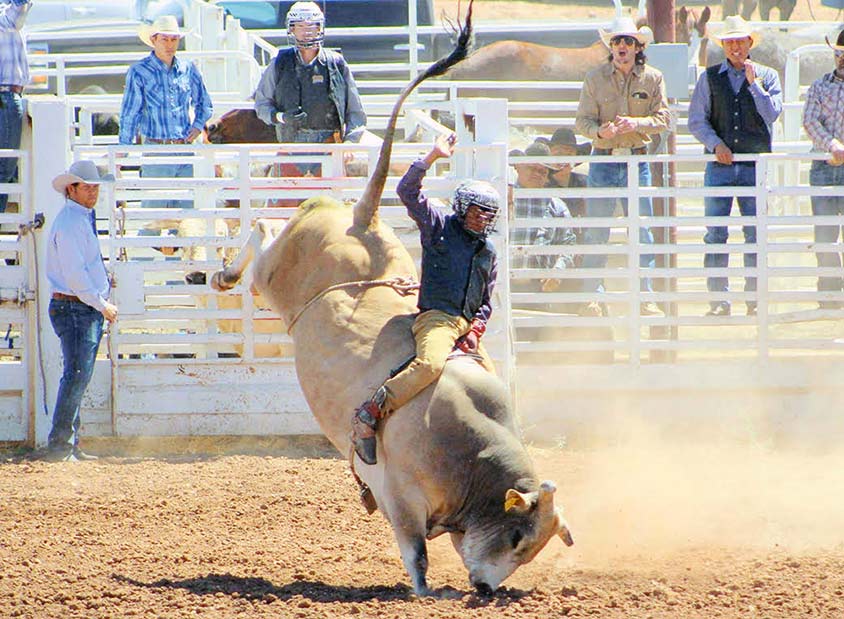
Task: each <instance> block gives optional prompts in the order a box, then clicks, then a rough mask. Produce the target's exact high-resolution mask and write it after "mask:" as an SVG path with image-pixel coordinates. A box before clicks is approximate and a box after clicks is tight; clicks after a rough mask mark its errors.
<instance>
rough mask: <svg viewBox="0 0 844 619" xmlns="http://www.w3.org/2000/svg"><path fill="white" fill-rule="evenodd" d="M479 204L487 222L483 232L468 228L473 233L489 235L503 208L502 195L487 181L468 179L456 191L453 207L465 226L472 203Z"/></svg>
mask: <svg viewBox="0 0 844 619" xmlns="http://www.w3.org/2000/svg"><path fill="white" fill-rule="evenodd" d="M473 204H474V205H476V206H478V208H480V210H481V212H482V213H483V214H484V216H485V218H484V220H485V224H484V228H483V230H482V231H481V232H474V231H473V230H469V229H468V228H467V229H466V230H467V232H469V233H471V234H477V235H478V236H487V235H488V234H490V233H491V232H492V231H493V230H495V222H496V220H497V219H498V212H499V210H500V208H501V196H500V195H499V193H498V191H497V190H496V189H495V187H493V186H492V185H490V184H489V183H487V182H485V181H476V180H471V181H466V182H464V183H461V185H460V186H459V187H458V188H457V189H456V190H455V192H454V200H453V201H452V204H451V207H452V208H453V209H454V212H455V213H456V214H457V217H458V218H459V219H460V221H462V222H463V224H464V227H465V223H466V213H467V212H468V211H469V207H470V206H472V205H473Z"/></svg>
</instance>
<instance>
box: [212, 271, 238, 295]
mask: <svg viewBox="0 0 844 619" xmlns="http://www.w3.org/2000/svg"><path fill="white" fill-rule="evenodd" d="M233 287H234V285H233V284H229V282H227V281H226V275H225V272H224V271H217V272H216V273H214V275H212V276H211V288H213V289H214V290H216V291H217V292H225V291H226V290H231V289H232V288H233Z"/></svg>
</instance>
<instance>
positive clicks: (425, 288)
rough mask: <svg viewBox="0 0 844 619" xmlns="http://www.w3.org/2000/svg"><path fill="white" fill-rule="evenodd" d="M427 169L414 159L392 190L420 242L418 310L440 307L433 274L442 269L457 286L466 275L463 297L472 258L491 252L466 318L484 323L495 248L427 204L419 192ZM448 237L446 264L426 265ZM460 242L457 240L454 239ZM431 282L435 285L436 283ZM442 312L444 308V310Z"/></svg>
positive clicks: (494, 270) (493, 276)
mask: <svg viewBox="0 0 844 619" xmlns="http://www.w3.org/2000/svg"><path fill="white" fill-rule="evenodd" d="M427 171H428V166H427V165H425V163H424V162H423V161H421V160H419V161H415V162H414V163H413V165H411V166H410V169H409V170H408V171H407V173H405V175H404V177H402V179H401V181H399V184H398V187H397V188H396V192H397V193H398V196H399V199H400V200H401V201H402V204H404V205H405V207H406V208H407V212H408V214H409V215H410V217H411V218H412V219H413V221H415V222H416V225H417V226H418V227H419V234H420V239H421V242H422V250H423V255H422V285H421V291H420V294H419V309H420V310H422V311H425V310H428V309H443V310H444V308H443V307H440V306H438V303H437V300H439V299H441V298H442V296H441V295H439V294H438V293H440V292H443V291H441V290H431V288H432V285H431V282H432V281H434V279H436V278H437V277H436V276H440V279H444V278H443V277H442V271H444V270H445V271H447V272H446V275H447V276H448V281H449V282H450V283H451V284H452V285H453V286H455V287H457V286H459V285H460V281H459V279H458V278H459V277H460V276H461V275H466V277H467V279H469V282H468V286H467V287H466V288H465V289H463V290H461V292H462V293H463V295H464V299H463V301H464V302H465V297H467V296H469V295H470V294H472V293H473V290H472V284H473V280H472V278H471V276H470V275H471V271H472V268H473V265H474V261H475V260H476V259H477V256H478V255H479V254H481V253H482V252H484V251H487V252H491V254H492V255H491V265H490V269H489V273H488V278H487V281H486V282H485V285H484V286H483V290H481V291H479V292H480V304H479V306H478V307H477V309H476V310H475V311H474V314H473V315H472V316H469V317H467V318H469V319H478V320H481V321H482V322H483V323H484V324H486V322H487V321H488V320H489V317H490V315H491V314H492V303H491V297H492V292H493V289H494V288H495V279H496V277H497V274H498V263H497V260H496V258H495V250H494V249H492V244H491V243H490V242H489V241H488V240H485V239H478V238H477V237H473V236H472V235H470V234H469V233H468V232H466V230H465V229H464V228H463V223H462V222H461V221H460V220H459V219H458V218H457V215H454V214H450V215H444V214H443V213H441V212H440V211H439V210H437V209H436V208H434V207H432V206H431V205H430V204H429V203H428V198H427V197H426V196H425V195H424V194H423V193H422V180H423V179H424V178H425V174H426V173H427ZM448 240H451V241H452V242H451V243H450V244H449V245H448V248H447V249H448V255H447V261H448V264H428V256H431V255H432V252H434V251H435V246H436V245H438V244H441V243H442V242H444V241H448ZM458 240H459V241H460V242H457V241H458ZM482 243H483V244H485V245H486V247H485V248H484V249H481V250H479V249H478V248H479V244H482ZM428 269H430V271H431V273H436V275H432V274H431V273H429V274H428V275H427V276H426V271H427V270H428ZM435 285H437V286H439V284H438V283H435ZM444 311H445V310H444Z"/></svg>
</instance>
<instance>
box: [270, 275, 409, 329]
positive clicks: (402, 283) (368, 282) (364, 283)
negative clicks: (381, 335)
mask: <svg viewBox="0 0 844 619" xmlns="http://www.w3.org/2000/svg"><path fill="white" fill-rule="evenodd" d="M355 286H358V287H361V288H374V287H376V286H389V287H390V288H392V289H393V290H395V291H396V292H398V293H399V294H400V295H402V296H407V295H409V294H411V293H412V292H413V291H414V290H418V289H419V282H417V281H416V280H415V279H413V277H412V276H408V277H401V276H398V277H393V278H391V279H362V280H358V281H354V282H343V283H342V284H334V285H333V286H329V287H328V288H326V289H325V290H323V291H322V292H319V293H317V294H315V295H314V296H313V297H311V298H310V300H309V301H308V302H307V303H305V305H303V306H302V309H300V310H299V311H298V312H296V315H295V316H293V319H292V320H291V321H290V324H289V326H288V327H287V335H291V333H290V332H291V331H292V330H293V325H295V324H296V321H297V320H299V318H301V317H302V314H304V313H305V310H307V309H308V308H309V307H310V306H311V305H313V304H314V303H316V302H317V301H319V300H320V299H321V298H322V297H324V296H325V295H327V294H328V293H329V292H334V291H335V290H340V289H342V288H352V287H355Z"/></svg>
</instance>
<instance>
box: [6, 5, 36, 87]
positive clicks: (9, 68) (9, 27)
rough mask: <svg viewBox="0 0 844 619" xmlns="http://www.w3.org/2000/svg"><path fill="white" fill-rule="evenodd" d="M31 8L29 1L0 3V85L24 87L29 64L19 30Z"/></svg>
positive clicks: (27, 77)
mask: <svg viewBox="0 0 844 619" xmlns="http://www.w3.org/2000/svg"><path fill="white" fill-rule="evenodd" d="M31 8H32V2H31V1H30V0H7V1H5V2H0V84H2V85H4V86H26V85H27V84H28V83H29V64H28V62H27V59H26V41H24V38H23V35H21V28H23V23H24V21H25V20H26V16H27V14H28V13H29V9H31Z"/></svg>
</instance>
